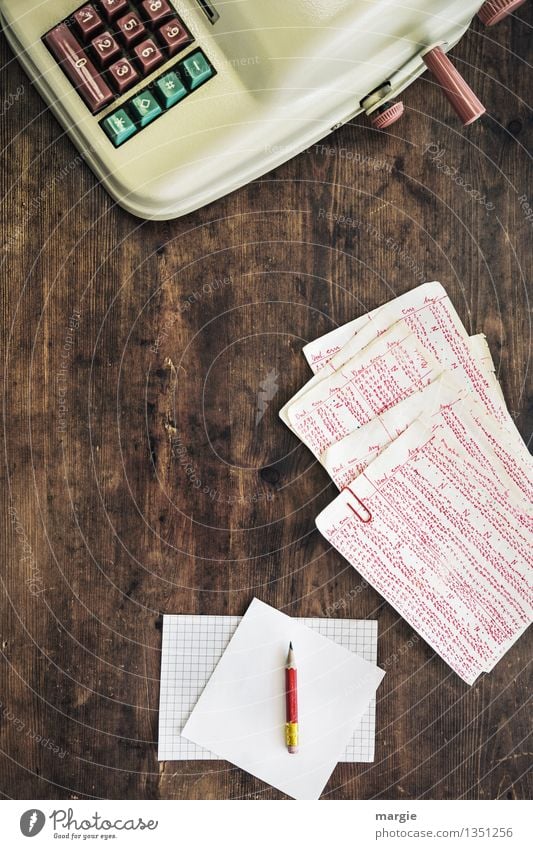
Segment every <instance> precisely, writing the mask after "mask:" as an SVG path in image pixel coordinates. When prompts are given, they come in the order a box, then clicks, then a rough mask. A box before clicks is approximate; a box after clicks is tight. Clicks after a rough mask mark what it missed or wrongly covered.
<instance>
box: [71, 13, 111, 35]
mask: <svg viewBox="0 0 533 849" xmlns="http://www.w3.org/2000/svg"><path fill="white" fill-rule="evenodd" d="M72 18H73V20H74V21H75V22H76V25H77V27H78V32H79V33H80V35H81V37H82V38H83V40H84V41H89V39H91V38H92V37H93V35H96V33H97V32H100V30H103V28H104V22H103V20H102V18H101V17H100V15H99V14H98V12H97V11H96V9H95V8H94V6H91V5H90V4H88V5H87V6H82V8H81V9H78V11H77V12H74V14H73V15H72Z"/></svg>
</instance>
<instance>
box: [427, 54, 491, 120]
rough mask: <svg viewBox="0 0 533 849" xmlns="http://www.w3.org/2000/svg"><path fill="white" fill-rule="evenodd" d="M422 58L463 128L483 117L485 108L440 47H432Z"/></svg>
mask: <svg viewBox="0 0 533 849" xmlns="http://www.w3.org/2000/svg"><path fill="white" fill-rule="evenodd" d="M422 58H423V59H424V62H425V63H426V65H427V66H428V68H429V70H430V71H431V73H432V74H433V76H434V77H435V78H436V80H437V82H438V83H439V85H440V87H441V88H442V90H443V92H444V94H445V95H446V97H447V98H448V100H449V101H450V103H451V104H452V106H453V108H454V109H455V111H456V112H457V114H458V115H459V118H460V119H461V121H462V122H463V126H465V127H466V126H467V125H468V124H471V123H472V122H473V121H476V120H477V119H478V118H479V117H480V115H483V113H484V112H485V111H486V110H485V107H484V106H483V104H482V103H481V101H480V100H478V99H477V97H476V95H475V94H474V92H473V91H472V89H471V88H470V86H469V85H468V83H467V82H466V81H465V80H464V79H463V78H462V76H461V74H460V73H459V71H458V70H457V69H456V68H455V67H454V66H453V65H452V63H451V62H450V60H449V59H448V57H447V56H446V54H445V52H444V50H442V48H441V47H434V48H433V49H432V50H429V51H428V53H426V54H425V55H424V56H423V57H422Z"/></svg>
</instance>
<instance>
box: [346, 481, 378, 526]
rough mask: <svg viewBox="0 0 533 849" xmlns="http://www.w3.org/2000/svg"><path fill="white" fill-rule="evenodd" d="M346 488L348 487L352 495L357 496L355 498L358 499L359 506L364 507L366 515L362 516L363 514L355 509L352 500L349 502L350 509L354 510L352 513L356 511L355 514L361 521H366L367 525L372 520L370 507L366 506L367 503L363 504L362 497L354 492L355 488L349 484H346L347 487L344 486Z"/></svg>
mask: <svg viewBox="0 0 533 849" xmlns="http://www.w3.org/2000/svg"><path fill="white" fill-rule="evenodd" d="M344 489H347V490H348V492H349V493H350V495H351V496H352V498H355V500H356V501H357V503H358V504H359V506H360V507H362V508H363V513H364V515H363V516H361V514H360V513H358V512H357V510H356V509H355V507H353V506H352V505H351V504H350V502H348V507H349V508H350V510H351V511H352V513H354V514H355V515H356V516H357V518H358V519H359V521H360V522H364V523H365V525H367V524H368V522H371V521H372V513H371V512H370V510H369V509H368V507H367V506H366V504H363V502H362V501H361V499H360V498H358V497H357V495H356V494H355V492H353V490H351V489H350V487H349V486H345V487H344Z"/></svg>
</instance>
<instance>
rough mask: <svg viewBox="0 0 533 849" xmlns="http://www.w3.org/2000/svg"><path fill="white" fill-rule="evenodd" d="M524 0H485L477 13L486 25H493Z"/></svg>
mask: <svg viewBox="0 0 533 849" xmlns="http://www.w3.org/2000/svg"><path fill="white" fill-rule="evenodd" d="M522 3H525V0H487V2H486V3H483V5H482V7H481V9H480V10H479V12H478V13H477V15H478V18H479V20H480V21H482V23H484V24H485V26H486V27H491V26H494V24H499V22H500V21H503V19H504V18H505V17H507V15H510V14H511V12H514V10H515V9H518V7H519V6H521V5H522Z"/></svg>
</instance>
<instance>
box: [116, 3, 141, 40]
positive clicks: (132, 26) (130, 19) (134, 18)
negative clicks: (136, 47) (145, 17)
mask: <svg viewBox="0 0 533 849" xmlns="http://www.w3.org/2000/svg"><path fill="white" fill-rule="evenodd" d="M117 27H118V30H119V33H120V36H121V38H122V41H123V42H124V44H125V45H126V47H131V46H132V45H133V44H137V42H138V41H140V40H141V38H144V37H145V36H146V30H145V28H144V26H143V23H142V21H141V19H140V17H139V15H137V14H136V13H135V12H131V13H130V14H129V15H124V16H123V17H122V18H119V19H118V21H117Z"/></svg>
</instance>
